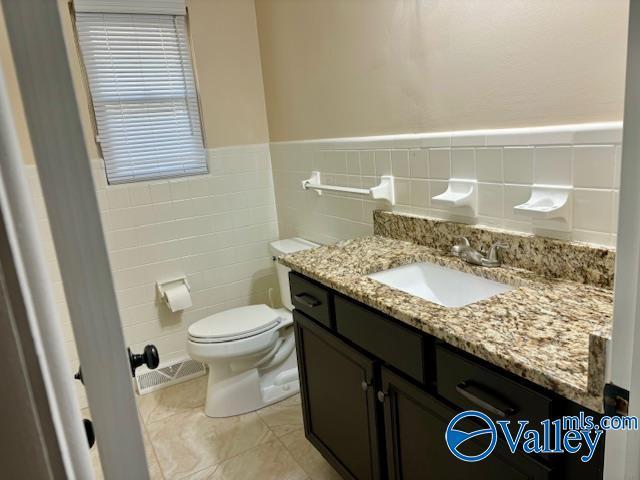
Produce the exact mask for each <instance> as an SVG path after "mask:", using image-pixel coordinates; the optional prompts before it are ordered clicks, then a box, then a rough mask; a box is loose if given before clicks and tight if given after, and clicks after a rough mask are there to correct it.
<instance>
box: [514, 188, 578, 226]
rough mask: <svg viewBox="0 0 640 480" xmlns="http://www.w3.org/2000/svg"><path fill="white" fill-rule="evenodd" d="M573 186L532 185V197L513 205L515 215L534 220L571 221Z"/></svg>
mask: <svg viewBox="0 0 640 480" xmlns="http://www.w3.org/2000/svg"><path fill="white" fill-rule="evenodd" d="M570 196H571V187H569V186H565V185H532V186H531V197H530V198H529V200H527V201H526V202H525V203H522V204H520V205H516V206H514V207H513V213H514V214H515V215H522V216H526V217H529V218H532V219H534V220H564V221H566V222H568V221H569V206H570V202H569V197H570Z"/></svg>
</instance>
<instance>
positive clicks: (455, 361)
mask: <svg viewBox="0 0 640 480" xmlns="http://www.w3.org/2000/svg"><path fill="white" fill-rule="evenodd" d="M436 384H437V390H438V393H439V394H440V395H441V396H443V397H445V398H446V399H447V400H449V401H450V402H452V403H454V404H456V405H458V406H459V407H460V408H462V409H463V410H480V411H482V412H484V413H486V414H487V415H489V416H490V417H491V418H493V419H496V420H499V419H503V418H504V419H522V420H529V421H530V425H539V424H540V421H542V420H545V419H548V418H551V416H552V413H553V412H552V403H553V400H552V399H551V397H549V396H547V395H544V394H543V393H540V392H538V391H536V390H533V389H532V388H529V387H527V386H525V385H522V384H520V383H518V382H515V381H514V380H511V379H510V378H508V377H507V376H505V375H501V374H500V373H497V372H494V371H493V370H490V369H488V368H486V367H484V366H482V365H479V364H478V363H475V362H473V361H472V360H469V359H467V358H466V357H464V356H462V355H460V354H458V353H456V352H453V351H452V350H450V349H449V348H447V347H445V346H443V345H436Z"/></svg>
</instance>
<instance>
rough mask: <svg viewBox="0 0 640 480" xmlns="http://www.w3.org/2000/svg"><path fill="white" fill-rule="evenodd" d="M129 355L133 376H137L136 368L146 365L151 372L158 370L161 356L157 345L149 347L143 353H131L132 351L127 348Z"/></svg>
mask: <svg viewBox="0 0 640 480" xmlns="http://www.w3.org/2000/svg"><path fill="white" fill-rule="evenodd" d="M127 353H128V354H129V363H130V364H131V375H132V376H135V374H136V368H138V367H139V366H141V365H146V366H147V367H149V368H150V369H151V370H154V369H155V368H158V364H159V363H160V355H158V349H157V348H156V346H155V345H147V346H146V347H144V351H143V352H142V353H131V349H130V348H127Z"/></svg>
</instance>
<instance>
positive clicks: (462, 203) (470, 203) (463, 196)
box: [431, 178, 478, 215]
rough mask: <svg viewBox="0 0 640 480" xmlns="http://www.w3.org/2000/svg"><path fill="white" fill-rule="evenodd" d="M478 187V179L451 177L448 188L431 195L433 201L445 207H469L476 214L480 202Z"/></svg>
mask: <svg viewBox="0 0 640 480" xmlns="http://www.w3.org/2000/svg"><path fill="white" fill-rule="evenodd" d="M477 192H478V188H477V181H476V180H469V179H466V178H451V179H450V180H449V185H448V186H447V190H446V191H445V192H444V193H441V194H440V195H436V196H435V197H431V203H432V204H434V205H441V206H444V207H468V208H470V209H471V210H472V211H473V215H475V214H476V207H477V204H478V201H477V197H478V194H477Z"/></svg>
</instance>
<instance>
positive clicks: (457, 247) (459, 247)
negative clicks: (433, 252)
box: [451, 236, 471, 257]
mask: <svg viewBox="0 0 640 480" xmlns="http://www.w3.org/2000/svg"><path fill="white" fill-rule="evenodd" d="M455 239H456V243H455V244H454V245H453V247H451V255H454V256H456V257H459V256H460V253H462V251H463V250H466V249H467V248H470V247H471V244H470V243H469V239H468V238H467V237H462V236H458V237H455Z"/></svg>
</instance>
